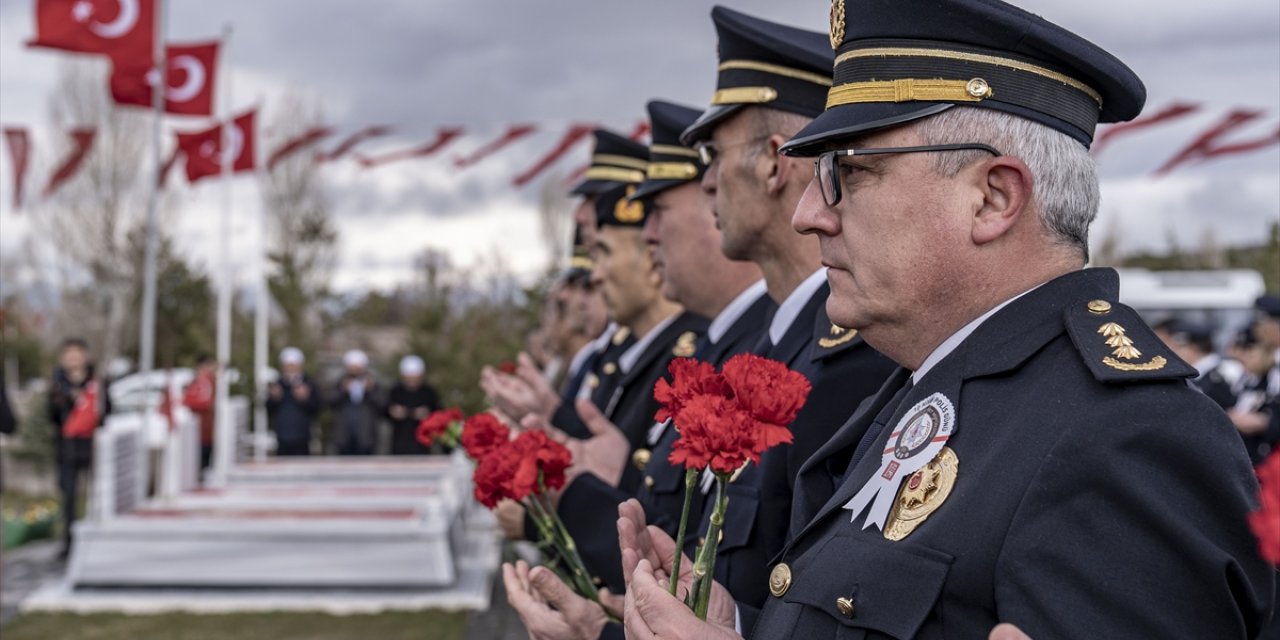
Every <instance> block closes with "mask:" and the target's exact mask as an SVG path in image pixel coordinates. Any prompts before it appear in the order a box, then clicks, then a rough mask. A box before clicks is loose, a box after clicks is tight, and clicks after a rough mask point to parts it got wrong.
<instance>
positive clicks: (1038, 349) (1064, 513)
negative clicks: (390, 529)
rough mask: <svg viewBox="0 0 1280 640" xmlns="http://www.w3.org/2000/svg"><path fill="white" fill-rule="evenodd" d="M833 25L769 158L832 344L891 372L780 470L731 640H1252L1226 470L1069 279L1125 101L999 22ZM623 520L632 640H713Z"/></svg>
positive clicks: (1104, 293)
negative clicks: (760, 579) (819, 279)
mask: <svg viewBox="0 0 1280 640" xmlns="http://www.w3.org/2000/svg"><path fill="white" fill-rule="evenodd" d="M830 17H831V42H832V44H833V45H834V46H835V47H836V48H837V53H836V61H837V62H836V64H835V67H834V71H833V74H832V82H833V86H832V87H831V88H830V90H829V92H828V99H827V107H826V110H825V111H824V112H823V114H822V115H820V116H819V117H818V118H816V119H815V120H814V121H813V122H812V123H811V124H810V125H808V126H807V127H805V128H804V129H802V130H801V131H800V132H798V133H797V134H796V135H795V136H794V137H793V138H792V139H791V140H790V141H789V142H787V143H786V144H785V145H784V146H783V147H782V151H783V152H784V153H788V154H791V155H794V156H797V157H802V158H811V159H814V168H815V171H816V176H815V179H814V180H813V182H812V183H811V184H810V185H809V187H808V190H807V191H806V194H805V196H804V198H802V199H801V201H800V204H799V206H798V207H797V209H796V211H795V215H794V220H793V221H794V224H795V226H796V228H797V229H798V230H800V231H802V232H804V233H811V234H814V235H816V236H817V237H818V238H819V240H820V241H821V244H822V256H823V261H824V262H825V263H826V264H827V265H828V266H829V267H830V269H829V271H828V274H827V278H828V281H829V282H830V285H831V291H832V293H831V297H830V298H829V299H828V301H827V313H828V315H829V317H830V318H831V320H832V322H834V323H835V324H837V325H839V326H841V327H847V328H849V329H853V330H857V331H858V332H859V335H860V336H861V337H862V338H863V339H864V340H866V341H867V343H868V344H870V345H871V346H873V347H875V348H876V349H878V350H879V351H881V352H882V353H884V354H885V355H887V356H888V357H890V358H891V359H892V360H893V361H895V362H896V363H898V364H899V365H900V366H899V368H898V369H897V370H895V371H894V373H893V374H892V375H891V376H890V378H889V379H888V380H887V381H886V382H885V384H884V386H883V387H882V388H881V389H880V391H879V392H878V393H877V394H876V395H875V396H873V397H872V398H871V399H869V400H867V401H866V402H865V403H863V404H862V406H861V407H860V408H859V409H858V410H857V411H856V412H855V413H854V414H853V416H852V417H851V418H850V419H849V420H848V421H847V422H846V423H845V424H844V425H843V426H842V427H840V428H839V429H838V430H837V431H836V432H835V433H834V435H833V436H832V437H831V438H830V439H829V440H828V441H827V442H825V443H824V444H823V445H822V446H821V447H820V448H819V449H818V450H817V451H816V452H815V453H814V454H813V455H812V456H811V457H810V458H809V459H808V461H806V462H805V463H804V464H803V466H802V467H801V469H800V473H799V476H798V477H797V479H796V485H795V500H794V503H793V505H792V510H791V526H790V530H789V532H788V536H787V542H786V544H785V545H784V547H783V549H782V551H781V553H779V554H778V555H777V557H776V558H773V559H771V562H770V564H771V565H772V568H771V569H770V572H769V577H768V582H767V585H768V588H769V594H770V595H769V597H768V599H767V601H766V602H765V605H764V608H763V609H762V611H761V612H760V614H759V617H758V618H757V620H756V622H755V625H754V631H753V634H754V635H753V637H754V638H761V639H773V638H806V639H823V640H826V639H828V638H831V639H834V638H869V639H881V638H944V637H946V638H984V637H988V635H989V634H991V633H992V631H993V629H995V628H996V627H997V625H1000V624H1001V623H1012V624H1013V625H1015V626H1016V627H1017V628H1020V629H1021V631H1022V632H1025V633H1026V634H1027V635H1029V636H1030V637H1032V638H1039V639H1045V638H1173V637H1177V638H1208V637H1213V638H1227V637H1230V638H1252V637H1256V636H1257V635H1258V633H1259V632H1260V631H1261V630H1262V627H1263V625H1264V624H1265V623H1266V621H1267V620H1268V619H1269V618H1270V616H1271V613H1272V611H1271V608H1272V593H1273V590H1274V588H1275V579H1274V571H1273V570H1272V568H1271V567H1270V566H1268V565H1267V563H1266V562H1264V561H1263V559H1262V558H1261V557H1260V556H1259V554H1258V550H1257V547H1258V543H1257V540H1256V539H1255V538H1254V537H1253V535H1252V532H1251V531H1250V529H1249V526H1248V522H1247V515H1248V514H1249V513H1250V512H1251V511H1252V510H1253V509H1254V508H1255V507H1256V505H1257V492H1258V485H1257V480H1256V478H1255V477H1254V474H1253V470H1252V468H1251V467H1250V465H1249V461H1248V458H1247V456H1246V455H1245V451H1244V447H1243V446H1241V444H1240V440H1239V438H1238V437H1237V436H1236V435H1235V433H1234V430H1233V428H1232V425H1231V423H1230V421H1229V420H1228V419H1227V416H1226V415H1225V414H1224V413H1223V412H1222V410H1221V409H1220V408H1219V407H1217V406H1216V405H1215V404H1214V403H1213V402H1212V401H1211V400H1209V399H1208V398H1207V397H1206V396H1205V395H1204V394H1202V393H1200V392H1199V391H1198V390H1196V389H1194V388H1192V387H1191V386H1189V385H1188V383H1187V379H1188V378H1190V377H1193V376H1194V375H1195V374H1196V370H1195V369H1194V368H1193V367H1191V366H1190V365H1188V364H1187V363H1185V362H1183V361H1182V360H1181V359H1180V358H1178V356H1177V355H1176V354H1174V353H1172V352H1171V351H1170V350H1169V349H1168V348H1167V347H1166V346H1165V345H1164V344H1163V343H1162V342H1161V341H1160V340H1159V339H1158V338H1157V337H1156V336H1155V335H1154V334H1153V333H1152V332H1151V330H1150V329H1149V327H1147V325H1146V323H1145V322H1144V321H1143V319H1142V318H1141V317H1140V316H1139V315H1138V314H1137V313H1136V312H1135V311H1134V310H1132V309H1130V308H1129V307H1126V306H1125V305H1123V304H1121V303H1120V302H1119V301H1118V298H1119V277H1118V275H1117V274H1116V272H1115V271H1114V270H1110V269H1085V268H1084V267H1085V264H1086V262H1087V254H1088V227H1089V224H1090V223H1091V222H1092V220H1093V219H1094V218H1095V216H1096V214H1097V207H1098V200H1099V198H1098V192H1099V188H1098V180H1097V176H1096V172H1095V166H1094V163H1093V160H1092V158H1091V157H1090V156H1089V154H1088V145H1089V144H1090V142H1091V140H1092V134H1093V131H1094V128H1095V126H1096V124H1097V123H1098V122H1100V121H1102V122H1112V121H1123V120H1129V119H1132V118H1134V117H1136V116H1137V115H1138V113H1139V112H1140V111H1141V108H1142V104H1143V102H1144V100H1145V90H1144V89H1143V86H1142V84H1141V81H1139V80H1138V78H1137V77H1136V75H1134V74H1133V72H1132V71H1131V70H1129V69H1128V68H1127V67H1125V66H1124V65H1123V63H1121V62H1120V61H1118V60H1116V59H1115V58H1114V57H1113V56H1111V55H1110V54H1108V53H1106V52H1105V51H1103V50H1101V49H1099V48H1098V47H1096V46H1095V45H1093V44H1092V43H1089V42H1088V41H1086V40H1084V39H1083V38H1080V37H1079V36H1076V35H1074V34H1072V33H1070V32H1068V31H1066V30H1064V29H1062V28H1061V27H1058V26H1056V25H1053V24H1050V23H1048V22H1046V21H1044V20H1043V19H1041V18H1039V17H1037V16H1034V15H1031V14H1029V13H1026V12H1024V11H1021V10H1019V9H1017V8H1015V7H1012V6H1010V5H1007V4H1004V3H1002V2H999V1H997V0H948V1H947V2H939V1H938V0H837V1H836V3H835V5H834V7H833V10H832V11H831V14H830ZM730 505H732V501H731V502H730ZM730 508H731V509H732V506H730ZM624 512H625V515H626V517H624V518H623V519H622V520H621V521H620V523H619V528H620V533H621V534H622V535H621V537H622V539H623V543H624V545H625V546H624V557H626V558H629V559H631V560H629V562H628V567H626V568H624V569H630V571H629V572H628V575H630V576H631V580H630V584H629V585H628V591H627V607H626V610H627V618H626V626H627V630H628V632H629V637H632V638H637V639H641V640H650V639H651V638H655V637H661V638H664V639H668V640H669V639H676V638H689V639H693V638H696V639H698V640H711V639H719V638H731V637H737V636H738V634H737V633H736V628H737V626H738V624H739V620H738V614H739V612H738V611H736V610H735V609H736V608H735V606H734V604H733V603H732V602H731V598H730V596H729V594H728V593H726V592H724V591H721V590H712V602H711V605H710V608H709V611H710V612H711V613H710V615H708V619H707V620H706V621H702V620H699V619H698V618H696V617H695V616H694V615H693V613H692V612H691V611H690V610H689V609H688V607H686V606H685V604H684V603H683V602H681V601H680V600H678V599H676V598H674V597H672V596H671V595H670V594H669V593H668V592H667V590H666V586H665V585H663V584H660V583H659V580H662V579H665V577H664V576H663V575H661V571H662V568H663V564H664V562H663V561H664V560H666V559H667V558H669V557H670V556H671V555H672V551H673V550H672V549H671V541H670V540H669V539H664V537H663V535H662V534H661V532H657V531H655V530H654V529H652V528H650V529H648V530H647V531H642V530H641V529H640V528H639V527H640V525H642V524H643V516H642V515H638V514H636V513H635V510H634V509H632V508H631V507H630V506H628V507H626V508H625V509H624ZM642 534H647V535H642ZM726 535H727V534H726ZM675 579H676V580H678V581H679V582H680V583H682V584H688V582H687V581H688V580H689V578H688V577H686V576H677V577H676V578H675ZM1002 633H1003V631H1002Z"/></svg>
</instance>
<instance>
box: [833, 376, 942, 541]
mask: <svg viewBox="0 0 1280 640" xmlns="http://www.w3.org/2000/svg"><path fill="white" fill-rule="evenodd" d="M955 426H956V412H955V407H954V406H953V405H952V404H951V400H949V399H947V397H946V396H944V395H942V394H941V393H935V394H933V395H931V396H929V397H927V398H925V399H924V400H921V401H920V402H917V403H916V404H915V406H913V407H911V410H910V411H908V412H907V413H906V415H904V416H903V417H902V420H900V421H898V426H897V427H896V428H895V429H894V430H893V433H891V434H890V435H889V440H888V444H887V445H886V446H885V449H884V453H883V455H882V457H881V458H880V468H879V469H877V470H876V472H875V474H874V475H872V476H871V479H870V480H868V481H867V484H865V485H863V486H862V488H861V489H859V490H858V493H857V494H855V495H854V496H853V499H852V500H850V501H849V502H847V503H845V505H844V508H845V509H848V510H849V511H850V513H851V514H852V515H851V516H850V519H849V521H850V522H853V521H854V520H856V519H857V518H858V514H860V513H862V511H863V509H866V507H867V505H868V504H871V505H872V506H871V513H869V514H867V521H866V523H865V524H863V525H862V528H863V529H866V528H868V527H870V526H871V525H873V524H874V525H876V526H877V527H878V528H880V530H881V531H883V530H884V522H885V520H886V519H887V518H888V517H889V510H890V509H891V508H892V507H893V499H894V498H895V497H896V496H897V495H898V486H899V485H901V484H902V480H903V478H907V477H910V476H911V474H913V473H915V472H916V471H919V470H920V469H921V468H922V467H924V466H925V465H926V464H928V463H929V461H930V460H932V459H933V458H934V456H936V455H938V452H939V451H941V450H942V447H943V446H944V445H946V444H947V439H948V438H950V437H951V431H952V430H953V429H954V428H955ZM873 500H874V503H873V502H872V501H873Z"/></svg>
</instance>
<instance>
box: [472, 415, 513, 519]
mask: <svg viewBox="0 0 1280 640" xmlns="http://www.w3.org/2000/svg"><path fill="white" fill-rule="evenodd" d="M463 433H464V434H465V433H466V431H465V430H464V431H463ZM519 464H520V454H519V452H517V451H516V450H515V448H514V447H512V446H511V445H510V444H509V443H504V444H501V445H498V446H497V447H494V448H492V449H491V450H489V451H487V452H486V455H485V456H484V457H483V458H479V463H477V464H476V470H475V473H474V474H473V475H472V484H473V485H474V488H473V491H472V493H474V494H475V497H476V501H477V502H479V503H480V504H482V505H484V506H486V507H488V508H490V509H492V508H494V507H496V506H498V502H500V501H501V500H502V499H503V498H508V497H510V493H511V491H510V489H511V477H512V476H513V475H515V469H516V467H517V466H518V465H519Z"/></svg>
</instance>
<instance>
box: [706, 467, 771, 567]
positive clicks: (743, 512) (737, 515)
mask: <svg viewBox="0 0 1280 640" xmlns="http://www.w3.org/2000/svg"><path fill="white" fill-rule="evenodd" d="M713 491H714V490H713ZM728 492H729V494H728V495H729V504H728V508H727V509H726V510H725V514H724V527H722V530H723V532H724V538H723V539H721V540H720V544H719V546H718V547H717V549H718V550H719V552H720V553H725V552H727V551H732V550H734V549H738V548H740V547H745V546H747V545H748V544H750V543H751V534H752V532H753V531H754V530H755V524H756V512H757V511H759V509H760V490H759V489H756V488H755V487H752V486H748V485H737V484H730V485H729V487H728ZM709 509H710V507H708V513H710V510H709ZM703 519H704V520H705V519H706V518H705V517H704V518H703ZM702 534H704V535H705V534H706V531H705V527H704V530H703V531H702Z"/></svg>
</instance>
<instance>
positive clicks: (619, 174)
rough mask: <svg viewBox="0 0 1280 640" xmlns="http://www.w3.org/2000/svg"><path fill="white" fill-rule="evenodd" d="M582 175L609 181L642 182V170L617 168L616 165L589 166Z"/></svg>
mask: <svg viewBox="0 0 1280 640" xmlns="http://www.w3.org/2000/svg"><path fill="white" fill-rule="evenodd" d="M583 176H585V177H586V178H587V179H588V180H608V181H610V182H630V183H634V184H639V183H641V182H644V172H643V171H633V170H631V169H619V168H617V167H591V168H590V169H587V172H586V173H584V174H583Z"/></svg>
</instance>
